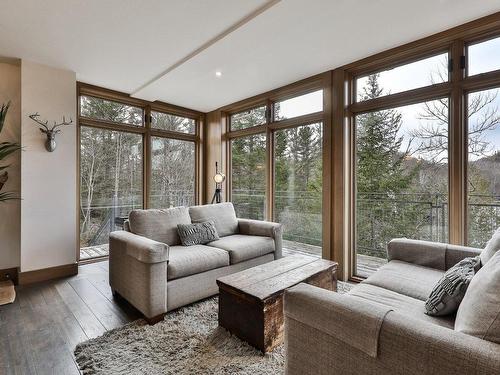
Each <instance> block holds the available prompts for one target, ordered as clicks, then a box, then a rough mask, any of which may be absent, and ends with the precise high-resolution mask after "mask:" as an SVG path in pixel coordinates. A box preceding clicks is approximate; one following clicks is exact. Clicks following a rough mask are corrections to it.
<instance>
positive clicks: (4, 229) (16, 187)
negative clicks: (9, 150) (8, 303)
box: [0, 61, 21, 270]
mask: <svg viewBox="0 0 500 375" xmlns="http://www.w3.org/2000/svg"><path fill="white" fill-rule="evenodd" d="M8 101H10V109H9V112H8V114H7V118H6V119H5V123H4V128H3V131H2V133H0V142H17V143H20V142H21V67H20V62H19V61H17V62H15V61H13V62H7V63H6V62H1V61H0V105H1V104H3V103H7V102H8ZM5 164H10V167H9V169H8V170H7V171H8V173H9V180H8V181H7V183H6V184H5V186H4V188H3V189H2V191H14V192H16V191H17V192H19V191H20V190H21V153H20V152H17V153H15V154H13V155H11V156H9V158H7V159H5V163H2V165H5ZM20 238H21V202H20V201H19V200H12V201H9V202H4V203H0V270H1V269H7V268H15V267H18V266H19V252H20Z"/></svg>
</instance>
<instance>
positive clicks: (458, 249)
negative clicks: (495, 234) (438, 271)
mask: <svg viewBox="0 0 500 375" xmlns="http://www.w3.org/2000/svg"><path fill="white" fill-rule="evenodd" d="M481 251H482V249H477V248H475V247H469V246H460V245H451V244H448V247H447V248H446V269H448V268H450V267H453V266H454V265H455V264H457V263H458V262H460V261H461V260H462V259H465V258H469V257H477V256H479V254H481Z"/></svg>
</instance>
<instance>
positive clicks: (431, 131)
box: [340, 29, 500, 278]
mask: <svg viewBox="0 0 500 375" xmlns="http://www.w3.org/2000/svg"><path fill="white" fill-rule="evenodd" d="M494 31H496V34H492V32H494ZM497 31H498V30H493V29H492V30H489V31H488V33H485V32H484V30H482V31H481V32H477V33H476V32H474V31H472V30H467V32H465V33H463V32H462V31H457V37H456V39H455V40H451V41H450V40H442V39H439V38H437V37H436V38H437V39H433V38H432V37H431V38H429V40H431V39H433V43H436V42H437V41H439V43H441V44H440V45H441V46H442V47H440V48H441V49H442V51H441V52H436V48H435V47H430V45H429V47H428V48H427V47H426V43H423V42H422V41H418V42H415V43H413V44H411V45H412V47H408V48H407V49H406V48H403V47H401V48H398V49H397V51H394V52H395V53H394V57H389V58H388V56H389V55H387V53H384V54H380V55H378V56H374V57H373V58H367V59H364V60H362V61H360V62H358V63H353V64H350V66H349V67H347V68H346V70H345V71H343V72H342V75H343V76H344V77H347V78H346V82H347V83H348V84H347V85H345V89H346V90H347V92H346V96H347V97H348V106H347V108H348V111H347V112H348V114H347V116H346V117H347V122H348V124H349V126H350V127H351V128H350V129H349V135H350V136H349V139H350V142H349V148H350V155H351V159H350V160H349V162H350V166H351V170H350V172H351V174H350V175H349V177H348V180H349V181H350V183H351V185H352V190H351V191H350V192H349V193H348V196H349V202H350V205H349V215H350V218H352V220H349V222H348V223H349V224H348V229H349V231H348V232H349V233H351V234H353V235H352V236H350V238H349V242H348V247H349V248H348V252H349V254H350V255H351V256H350V257H349V258H348V259H349V260H348V262H349V263H350V264H349V267H348V268H349V269H350V270H351V271H350V274H349V276H350V277H354V278H357V277H361V278H364V277H367V276H369V275H370V274H372V273H373V272H374V271H375V270H377V269H378V268H379V267H380V266H381V265H383V264H384V262H386V257H387V244H388V242H389V241H390V240H391V239H393V238H398V237H407V238H412V239H420V240H428V241H437V242H446V243H453V244H458V245H469V246H473V247H476V248H479V249H481V248H484V246H485V245H486V243H487V241H488V240H489V239H490V238H491V236H492V234H493V233H494V231H495V230H496V229H497V228H498V227H500V182H499V181H500V172H499V171H500V88H499V86H500V53H499V51H500V49H499V46H500V37H498V32H497ZM485 35H489V36H486V37H485ZM429 43H431V42H429ZM413 48H415V49H416V50H415V49H413ZM417 50H418V51H417ZM390 60H392V63H391V62H390ZM342 75H340V76H342ZM349 89H352V90H349ZM397 93H402V94H404V95H392V94H397ZM351 259H352V260H351Z"/></svg>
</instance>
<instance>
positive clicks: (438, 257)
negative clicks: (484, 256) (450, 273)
mask: <svg viewBox="0 0 500 375" xmlns="http://www.w3.org/2000/svg"><path fill="white" fill-rule="evenodd" d="M480 252H481V250H480V249H475V248H471V247H466V246H459V245H451V244H446V243H440V242H431V241H421V240H410V239H407V238H396V239H393V240H391V241H389V243H388V244H387V259H388V260H389V261H391V260H401V261H403V262H408V263H413V264H417V265H420V266H424V267H430V268H435V269H438V270H442V271H445V270H447V269H448V268H450V267H451V266H453V265H455V264H456V263H457V262H458V261H460V260H462V259H464V258H466V257H469V256H477V255H479V253H480Z"/></svg>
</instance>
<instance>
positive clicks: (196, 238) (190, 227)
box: [177, 221, 219, 246]
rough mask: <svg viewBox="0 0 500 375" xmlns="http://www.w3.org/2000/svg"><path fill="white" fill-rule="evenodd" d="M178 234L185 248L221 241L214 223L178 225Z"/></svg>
mask: <svg viewBox="0 0 500 375" xmlns="http://www.w3.org/2000/svg"><path fill="white" fill-rule="evenodd" d="M177 232H178V233H179V237H180V239H181V243H182V245H183V246H193V245H199V244H206V243H209V242H212V241H216V240H218V239H219V235H218V234H217V229H216V228H215V223H214V222H213V221H205V222H203V223H194V224H178V225H177Z"/></svg>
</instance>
